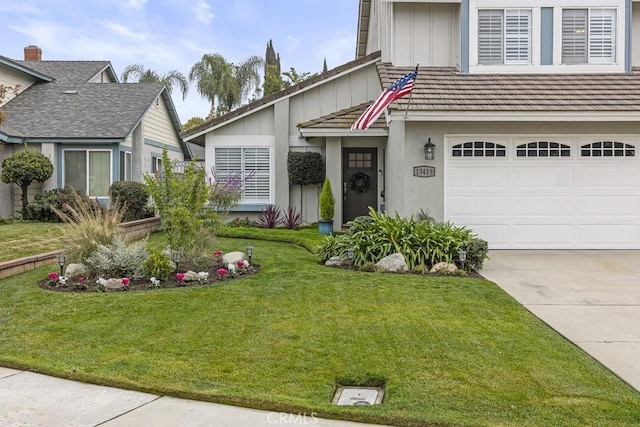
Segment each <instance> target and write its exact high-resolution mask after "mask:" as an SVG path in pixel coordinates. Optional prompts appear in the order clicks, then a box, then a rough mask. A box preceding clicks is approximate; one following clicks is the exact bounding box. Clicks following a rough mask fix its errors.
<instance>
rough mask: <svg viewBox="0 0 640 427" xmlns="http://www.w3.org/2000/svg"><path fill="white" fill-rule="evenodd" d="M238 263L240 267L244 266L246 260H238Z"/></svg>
mask: <svg viewBox="0 0 640 427" xmlns="http://www.w3.org/2000/svg"><path fill="white" fill-rule="evenodd" d="M236 265H237V266H238V267H239V268H243V267H244V261H238V262H236Z"/></svg>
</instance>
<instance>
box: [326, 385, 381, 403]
mask: <svg viewBox="0 0 640 427" xmlns="http://www.w3.org/2000/svg"><path fill="white" fill-rule="evenodd" d="M383 396H384V390H383V389H382V388H379V387H351V386H345V387H340V388H338V390H336V394H335V395H334V396H333V401H332V402H331V403H333V404H334V405H340V406H361V405H379V404H381V403H382V398H383Z"/></svg>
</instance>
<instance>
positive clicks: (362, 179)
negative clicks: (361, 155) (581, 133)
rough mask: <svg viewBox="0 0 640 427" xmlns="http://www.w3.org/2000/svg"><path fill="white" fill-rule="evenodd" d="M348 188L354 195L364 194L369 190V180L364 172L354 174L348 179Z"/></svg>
mask: <svg viewBox="0 0 640 427" xmlns="http://www.w3.org/2000/svg"><path fill="white" fill-rule="evenodd" d="M349 188H350V189H352V190H353V191H355V192H356V193H366V192H367V191H368V190H369V188H371V178H370V177H369V175H367V174H366V173H364V172H356V173H354V174H353V175H351V178H350V179H349Z"/></svg>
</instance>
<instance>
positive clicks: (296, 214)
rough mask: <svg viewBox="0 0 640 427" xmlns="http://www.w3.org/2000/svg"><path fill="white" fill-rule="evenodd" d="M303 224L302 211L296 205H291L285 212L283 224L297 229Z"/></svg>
mask: <svg viewBox="0 0 640 427" xmlns="http://www.w3.org/2000/svg"><path fill="white" fill-rule="evenodd" d="M301 224H302V212H300V211H299V210H298V209H296V208H295V207H291V206H289V207H288V208H287V210H286V211H285V213H284V218H283V219H282V225H284V226H285V227H286V228H288V229H289V230H295V229H296V228H298V227H300V225H301Z"/></svg>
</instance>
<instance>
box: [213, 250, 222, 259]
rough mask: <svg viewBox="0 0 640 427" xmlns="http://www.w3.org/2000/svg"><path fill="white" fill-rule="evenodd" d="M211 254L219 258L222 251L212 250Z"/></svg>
mask: <svg viewBox="0 0 640 427" xmlns="http://www.w3.org/2000/svg"><path fill="white" fill-rule="evenodd" d="M213 256H214V257H216V258H220V257H221V256H222V251H214V252H213Z"/></svg>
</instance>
